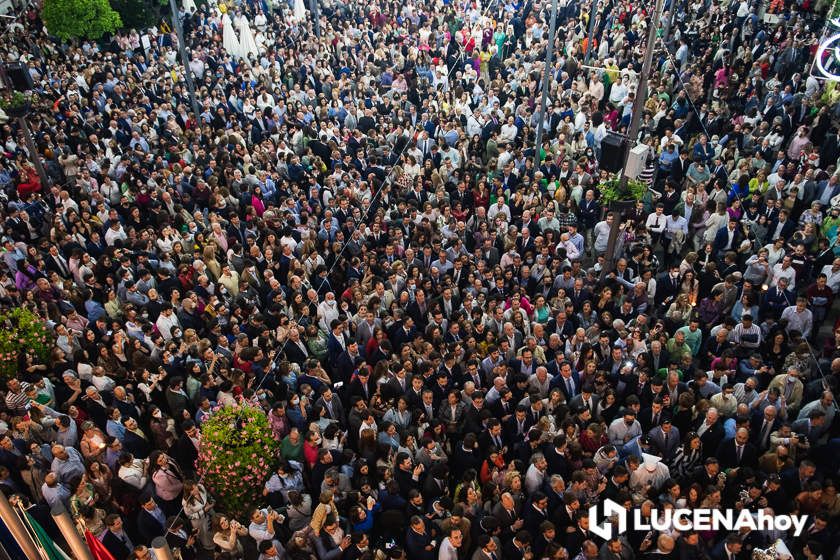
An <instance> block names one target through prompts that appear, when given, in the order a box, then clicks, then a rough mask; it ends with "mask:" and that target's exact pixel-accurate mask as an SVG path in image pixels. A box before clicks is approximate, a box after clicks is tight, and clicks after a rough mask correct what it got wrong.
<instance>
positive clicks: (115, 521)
mask: <svg viewBox="0 0 840 560" xmlns="http://www.w3.org/2000/svg"><path fill="white" fill-rule="evenodd" d="M105 526H106V527H108V529H107V530H106V531H105V533H104V534H103V535H102V537H101V540H102V544H103V545H105V548H107V549H108V552H110V553H111V556H113V557H114V560H126V559H127V558H128V557H129V556H130V555H131V553H132V552H133V551H134V543H132V542H131V539H130V538H129V537H128V535H127V534H126V532H125V529H124V528H123V520H122V517H120V516H119V515H117V514H116V513H112V514H110V515H108V516H107V517H105Z"/></svg>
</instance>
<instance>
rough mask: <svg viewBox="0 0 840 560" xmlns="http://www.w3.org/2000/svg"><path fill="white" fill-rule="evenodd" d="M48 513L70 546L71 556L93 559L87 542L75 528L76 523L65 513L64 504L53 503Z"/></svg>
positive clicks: (78, 559)
mask: <svg viewBox="0 0 840 560" xmlns="http://www.w3.org/2000/svg"><path fill="white" fill-rule="evenodd" d="M50 514H51V515H52V518H53V520H55V524H56V525H57V526H58V530H59V531H61V534H62V535H63V536H64V540H65V541H67V544H68V546H70V551H71V552H72V553H73V557H74V558H75V559H76V560H94V558H93V554H92V553H91V551H90V549H89V548H88V545H87V543H86V542H85V541H84V539H82V536H81V535H80V534H79V531H78V530H76V524H75V523H74V522H73V518H72V517H70V514H69V513H67V509H66V508H65V507H64V505H63V504H61V503H57V504H55V505H54V506H53V508H52V510H51V511H50Z"/></svg>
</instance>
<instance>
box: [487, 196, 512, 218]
mask: <svg viewBox="0 0 840 560" xmlns="http://www.w3.org/2000/svg"><path fill="white" fill-rule="evenodd" d="M499 214H502V215H503V216H504V218H505V222H506V223H507V222H510V208H508V206H507V204H505V199H504V198H500V199H499V200H498V201H497V202H496V204H494V205H493V206H491V207H490V210H488V211H487V218H488V219H489V220H490V221H491V222H492V221H493V220H495V219H496V216H498V215H499Z"/></svg>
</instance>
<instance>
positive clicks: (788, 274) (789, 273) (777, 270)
mask: <svg viewBox="0 0 840 560" xmlns="http://www.w3.org/2000/svg"><path fill="white" fill-rule="evenodd" d="M781 278H787V280H788V286H789V287H790V289H791V290H794V289H796V270H795V269H794V268H793V267H792V266H791V265H790V256H789V255H785V256H784V257H782V262H778V263H776V264H775V265H774V266H773V278H772V280H770V285H771V286H778V285H779V279H781Z"/></svg>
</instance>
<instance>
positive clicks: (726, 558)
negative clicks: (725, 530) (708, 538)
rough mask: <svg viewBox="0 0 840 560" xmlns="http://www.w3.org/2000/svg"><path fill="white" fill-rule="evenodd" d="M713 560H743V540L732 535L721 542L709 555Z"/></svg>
mask: <svg viewBox="0 0 840 560" xmlns="http://www.w3.org/2000/svg"><path fill="white" fill-rule="evenodd" d="M709 558H711V560H741V559H742V558H743V555H742V554H741V538H740V537H739V536H738V535H737V534H735V533H732V534H730V535H727V537H726V538H725V539H723V540H722V541H720V542H719V543H718V544H717V546H715V547H714V548H712V551H711V552H710V553H709Z"/></svg>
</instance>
